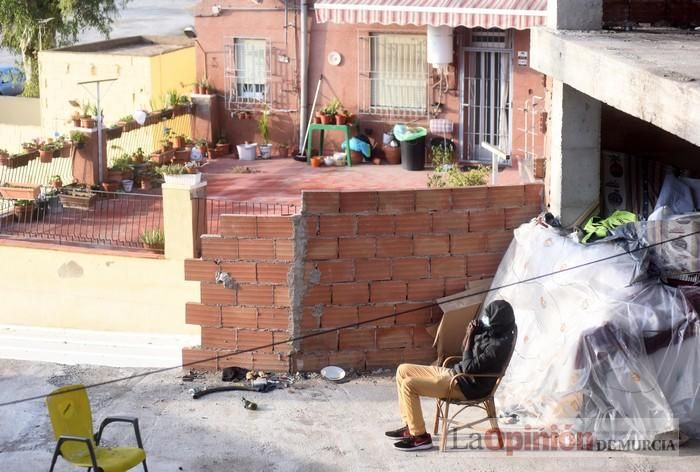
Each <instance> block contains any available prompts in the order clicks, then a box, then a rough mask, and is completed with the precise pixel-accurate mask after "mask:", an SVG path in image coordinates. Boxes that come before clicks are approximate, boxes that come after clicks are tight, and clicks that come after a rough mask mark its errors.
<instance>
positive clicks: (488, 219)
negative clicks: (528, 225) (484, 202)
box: [469, 208, 505, 233]
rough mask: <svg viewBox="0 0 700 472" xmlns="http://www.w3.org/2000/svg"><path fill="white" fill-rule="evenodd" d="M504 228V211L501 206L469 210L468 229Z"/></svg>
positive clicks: (473, 231)
mask: <svg viewBox="0 0 700 472" xmlns="http://www.w3.org/2000/svg"><path fill="white" fill-rule="evenodd" d="M504 229H505V212H504V211H503V208H493V209H491V210H475V211H470V212H469V231H470V232H472V233H478V232H482V231H503V230H504Z"/></svg>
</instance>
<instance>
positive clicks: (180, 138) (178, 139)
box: [171, 133, 187, 149]
mask: <svg viewBox="0 0 700 472" xmlns="http://www.w3.org/2000/svg"><path fill="white" fill-rule="evenodd" d="M186 140H187V136H185V135H184V134H178V133H173V134H172V140H171V142H172V145H173V147H174V148H175V149H182V148H184V147H185V141H186Z"/></svg>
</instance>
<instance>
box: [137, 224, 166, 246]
mask: <svg viewBox="0 0 700 472" xmlns="http://www.w3.org/2000/svg"><path fill="white" fill-rule="evenodd" d="M140 239H141V242H142V243H143V247H144V248H146V249H151V250H154V251H162V250H163V249H165V234H164V233H163V230H161V229H148V230H146V231H144V232H143V233H141V236H140Z"/></svg>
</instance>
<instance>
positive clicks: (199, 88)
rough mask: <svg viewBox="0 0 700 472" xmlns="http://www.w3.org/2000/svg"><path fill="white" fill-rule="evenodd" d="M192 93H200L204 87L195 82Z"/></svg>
mask: <svg viewBox="0 0 700 472" xmlns="http://www.w3.org/2000/svg"><path fill="white" fill-rule="evenodd" d="M192 93H194V94H195V95H199V94H200V93H202V88H201V87H200V86H199V84H194V85H193V86H192Z"/></svg>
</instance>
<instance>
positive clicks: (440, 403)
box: [433, 326, 518, 452]
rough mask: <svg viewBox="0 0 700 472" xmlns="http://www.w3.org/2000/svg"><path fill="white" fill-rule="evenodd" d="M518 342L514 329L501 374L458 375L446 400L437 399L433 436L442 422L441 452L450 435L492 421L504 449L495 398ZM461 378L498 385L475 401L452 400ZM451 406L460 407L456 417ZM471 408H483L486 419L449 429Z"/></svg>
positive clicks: (454, 358) (447, 363)
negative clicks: (480, 380) (482, 378)
mask: <svg viewBox="0 0 700 472" xmlns="http://www.w3.org/2000/svg"><path fill="white" fill-rule="evenodd" d="M517 340H518V327H517V326H516V327H514V328H513V345H512V346H511V347H510V352H509V353H508V358H507V359H506V362H505V363H504V364H503V368H502V369H501V371H500V372H497V373H492V374H456V375H454V376H453V377H452V380H451V381H450V389H449V390H448V393H447V396H446V397H445V398H438V399H437V405H436V410H435V427H434V428H433V434H437V432H438V428H439V426H440V422H441V421H442V436H441V437H440V452H444V451H445V448H446V447H447V435H448V434H449V433H456V432H457V431H459V430H461V429H464V428H472V427H473V426H474V425H477V424H479V423H483V422H484V421H487V420H488V421H490V422H491V428H492V429H493V430H494V432H495V433H496V437H497V438H498V447H499V448H500V449H503V446H504V442H503V433H502V432H501V428H499V426H498V417H497V416H496V403H495V401H494V396H495V395H496V390H498V386H499V385H500V384H501V379H502V378H503V376H504V375H505V374H506V370H507V369H508V365H509V364H510V360H511V358H512V357H513V352H515V343H516V342H517ZM460 360H462V357H461V356H451V357H448V358H447V359H445V361H444V362H443V363H442V366H443V367H450V366H452V365H454V364H455V363H456V362H459V361H460ZM460 377H477V378H478V377H490V378H495V379H496V383H495V384H494V386H493V388H492V389H491V391H490V392H489V393H488V394H487V395H485V396H483V397H481V398H473V399H467V400H453V399H452V392H453V391H454V390H456V389H459V383H458V379H459V378H460ZM450 405H455V406H456V407H459V408H460V409H459V410H458V411H457V413H455V414H454V415H452V416H450ZM471 407H477V408H481V409H482V410H484V411H485V412H486V417H484V418H482V419H480V420H476V421H472V422H471V423H467V424H460V425H457V426H454V427H452V428H450V427H449V425H450V424H451V423H455V424H456V423H457V422H456V421H455V418H457V416H458V415H459V414H460V413H462V412H463V411H464V410H466V409H467V408H471Z"/></svg>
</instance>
